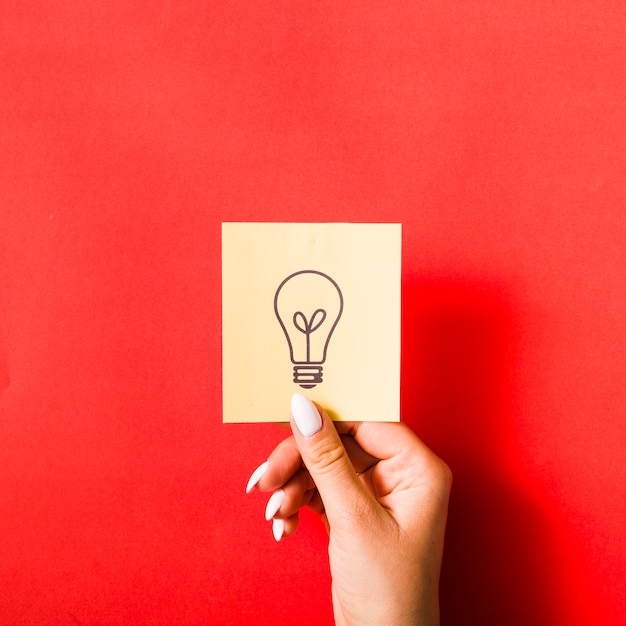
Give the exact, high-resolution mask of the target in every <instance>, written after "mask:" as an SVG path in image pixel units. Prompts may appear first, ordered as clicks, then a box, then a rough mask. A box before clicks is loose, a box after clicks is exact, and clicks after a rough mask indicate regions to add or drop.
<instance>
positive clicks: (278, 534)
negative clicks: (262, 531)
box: [272, 513, 300, 541]
mask: <svg viewBox="0 0 626 626" xmlns="http://www.w3.org/2000/svg"><path fill="white" fill-rule="evenodd" d="M299 522H300V516H299V515H298V513H296V514H295V515H292V516H291V517H288V518H287V519H274V520H272V534H273V535H274V539H276V541H280V540H281V539H284V538H285V537H289V536H290V535H293V533H295V532H296V530H297V528H298V524H299Z"/></svg>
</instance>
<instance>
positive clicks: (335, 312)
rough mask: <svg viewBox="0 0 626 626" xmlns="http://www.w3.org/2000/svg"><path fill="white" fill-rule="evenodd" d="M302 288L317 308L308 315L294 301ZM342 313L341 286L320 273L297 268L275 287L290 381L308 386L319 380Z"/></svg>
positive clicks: (321, 380)
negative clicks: (310, 295) (313, 298)
mask: <svg viewBox="0 0 626 626" xmlns="http://www.w3.org/2000/svg"><path fill="white" fill-rule="evenodd" d="M303 290H305V291H304V293H315V298H316V307H317V308H315V310H314V311H313V312H312V313H311V315H310V316H307V315H306V313H304V312H303V311H302V310H301V308H302V307H301V302H298V300H302V296H301V295H300V296H299V294H302V292H303ZM317 300H319V302H318V301H317ZM318 305H321V306H318ZM342 312H343V294H342V293H341V289H340V288H339V285H338V284H337V283H336V282H335V281H334V280H333V279H332V278H331V277H330V276H328V275H327V274H324V273H323V272H320V271H318V270H301V271H299V272H295V273H293V274H290V275H289V276H287V278H285V280H283V281H282V282H281V283H280V285H279V286H278V289H277V290H276V294H275V295H274V313H275V314H276V318H277V319H278V322H279V323H280V325H281V328H282V329H283V332H284V333H285V337H286V338H287V344H288V345H289V356H290V358H291V362H292V363H293V366H294V367H293V382H294V383H296V384H297V385H300V387H303V388H304V389H312V388H313V387H315V386H316V385H318V384H320V383H322V382H323V379H322V373H323V365H324V363H325V362H326V352H327V350H328V343H329V341H330V338H331V336H332V334H333V332H334V330H335V327H336V326H337V323H338V322H339V318H340V317H341V314H342ZM314 333H315V334H314Z"/></svg>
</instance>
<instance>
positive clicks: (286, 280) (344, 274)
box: [222, 222, 402, 422]
mask: <svg viewBox="0 0 626 626" xmlns="http://www.w3.org/2000/svg"><path fill="white" fill-rule="evenodd" d="M401 241H402V232H401V225H400V224H354V223H259V222H245V223H244V222H228V223H223V224H222V389H223V420H224V422H281V421H289V405H290V399H291V396H292V395H293V394H294V393H302V394H304V395H306V396H307V397H308V398H310V399H311V400H314V401H316V402H318V403H319V404H321V405H322V406H323V407H325V408H326V409H327V410H328V411H329V413H330V414H331V416H332V418H333V419H335V420H341V421H398V420H399V419H400V410H399V405H400V284H401V246H402V244H401Z"/></svg>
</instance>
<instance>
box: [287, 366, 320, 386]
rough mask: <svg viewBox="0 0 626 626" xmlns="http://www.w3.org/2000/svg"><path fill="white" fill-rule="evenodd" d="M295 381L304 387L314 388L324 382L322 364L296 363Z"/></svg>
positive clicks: (294, 369)
mask: <svg viewBox="0 0 626 626" xmlns="http://www.w3.org/2000/svg"><path fill="white" fill-rule="evenodd" d="M293 382H294V383H296V384H298V385H300V387H302V388H303V389H313V387H315V385H318V384H319V383H321V382H322V366H321V365H296V366H295V367H294V368H293Z"/></svg>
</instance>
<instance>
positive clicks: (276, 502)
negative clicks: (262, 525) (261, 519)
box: [265, 489, 285, 520]
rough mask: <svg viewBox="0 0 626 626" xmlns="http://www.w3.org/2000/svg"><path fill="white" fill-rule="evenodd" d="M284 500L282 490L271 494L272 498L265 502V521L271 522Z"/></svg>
mask: <svg viewBox="0 0 626 626" xmlns="http://www.w3.org/2000/svg"><path fill="white" fill-rule="evenodd" d="M284 499H285V492H284V491H283V490H282V489H279V490H278V491H275V492H274V493H273V494H272V497H271V498H270V499H269V500H268V501H267V506H266V507H265V519H266V520H271V519H272V517H274V515H276V511H278V509H280V505H281V504H282V503H283V500H284Z"/></svg>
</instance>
